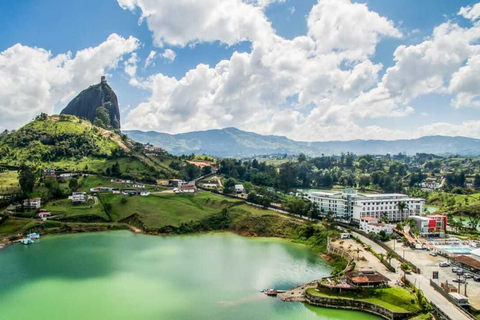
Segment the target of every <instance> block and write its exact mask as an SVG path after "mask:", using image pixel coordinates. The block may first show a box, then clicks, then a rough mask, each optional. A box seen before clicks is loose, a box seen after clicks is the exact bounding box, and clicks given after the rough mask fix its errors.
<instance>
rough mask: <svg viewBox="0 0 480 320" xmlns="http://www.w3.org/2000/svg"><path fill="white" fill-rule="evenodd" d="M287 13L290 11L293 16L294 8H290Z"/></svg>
mask: <svg viewBox="0 0 480 320" xmlns="http://www.w3.org/2000/svg"><path fill="white" fill-rule="evenodd" d="M288 11H290V14H294V13H295V6H291V7H290V8H289V9H288Z"/></svg>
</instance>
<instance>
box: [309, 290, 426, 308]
mask: <svg viewBox="0 0 480 320" xmlns="http://www.w3.org/2000/svg"><path fill="white" fill-rule="evenodd" d="M307 291H308V293H310V294H312V295H315V296H323V297H331V298H343V299H355V300H361V301H367V302H371V303H375V304H378V305H380V306H382V307H385V308H388V309H390V310H391V311H395V312H417V311H420V309H421V308H420V306H419V304H418V302H417V297H416V296H415V295H414V294H413V293H411V292H410V291H408V290H407V289H405V288H399V287H393V288H384V289H366V290H364V291H363V292H362V293H350V292H347V293H341V294H339V293H336V292H332V291H329V290H322V292H318V291H316V290H315V289H314V288H311V289H307ZM412 300H413V301H414V302H415V303H413V304H412Z"/></svg>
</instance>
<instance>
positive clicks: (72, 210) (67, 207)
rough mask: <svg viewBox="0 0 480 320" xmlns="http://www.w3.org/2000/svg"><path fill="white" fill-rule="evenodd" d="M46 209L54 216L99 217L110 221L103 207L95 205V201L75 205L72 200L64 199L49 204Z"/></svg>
mask: <svg viewBox="0 0 480 320" xmlns="http://www.w3.org/2000/svg"><path fill="white" fill-rule="evenodd" d="M44 209H45V210H47V211H50V212H51V213H52V214H53V215H65V216H68V217H75V216H84V215H97V216H99V217H102V218H104V219H105V220H109V218H108V216H107V214H106V213H105V210H104V209H103V207H102V205H101V204H98V205H95V203H94V201H93V200H90V201H89V202H88V203H86V204H81V205H73V204H72V201H71V200H68V199H62V200H57V201H53V202H50V203H48V204H47V205H46V206H45V207H44Z"/></svg>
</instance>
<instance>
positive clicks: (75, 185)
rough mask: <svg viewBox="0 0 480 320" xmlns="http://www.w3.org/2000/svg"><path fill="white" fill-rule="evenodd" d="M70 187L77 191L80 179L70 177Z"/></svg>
mask: <svg viewBox="0 0 480 320" xmlns="http://www.w3.org/2000/svg"><path fill="white" fill-rule="evenodd" d="M68 187H69V188H70V190H71V191H72V192H75V191H77V189H78V180H77V179H76V178H72V179H70V182H69V183H68Z"/></svg>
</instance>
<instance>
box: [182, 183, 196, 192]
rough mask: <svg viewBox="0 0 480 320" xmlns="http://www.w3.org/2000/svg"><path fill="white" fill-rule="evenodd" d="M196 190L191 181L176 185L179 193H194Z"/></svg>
mask: <svg viewBox="0 0 480 320" xmlns="http://www.w3.org/2000/svg"><path fill="white" fill-rule="evenodd" d="M196 191H197V187H196V186H195V184H193V183H187V184H184V185H181V186H179V187H178V192H181V193H194V192H196Z"/></svg>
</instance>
